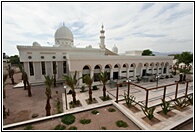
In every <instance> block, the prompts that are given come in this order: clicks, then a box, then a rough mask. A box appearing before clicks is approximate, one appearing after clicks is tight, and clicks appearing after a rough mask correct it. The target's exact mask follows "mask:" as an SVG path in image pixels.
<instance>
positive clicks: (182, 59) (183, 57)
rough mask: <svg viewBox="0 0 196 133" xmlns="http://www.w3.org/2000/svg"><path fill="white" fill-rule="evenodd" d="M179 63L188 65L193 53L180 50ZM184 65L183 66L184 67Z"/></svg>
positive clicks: (191, 60)
mask: <svg viewBox="0 0 196 133" xmlns="http://www.w3.org/2000/svg"><path fill="white" fill-rule="evenodd" d="M177 59H178V62H179V63H184V64H185V65H186V66H189V65H190V63H192V62H193V54H192V53H190V52H182V53H181V54H180V55H179V56H178V57H177ZM186 66H185V67H186Z"/></svg>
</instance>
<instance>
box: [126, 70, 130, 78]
mask: <svg viewBox="0 0 196 133" xmlns="http://www.w3.org/2000/svg"><path fill="white" fill-rule="evenodd" d="M126 76H127V78H129V68H127V75H126Z"/></svg>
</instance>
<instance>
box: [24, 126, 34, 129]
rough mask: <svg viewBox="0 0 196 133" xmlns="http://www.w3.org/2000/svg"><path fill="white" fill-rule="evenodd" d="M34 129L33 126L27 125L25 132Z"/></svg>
mask: <svg viewBox="0 0 196 133" xmlns="http://www.w3.org/2000/svg"><path fill="white" fill-rule="evenodd" d="M32 129H33V127H32V126H31V125H27V126H26V127H25V128H24V130H32Z"/></svg>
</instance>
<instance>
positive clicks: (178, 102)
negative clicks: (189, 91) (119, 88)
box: [174, 98, 189, 109]
mask: <svg viewBox="0 0 196 133" xmlns="http://www.w3.org/2000/svg"><path fill="white" fill-rule="evenodd" d="M174 104H175V105H176V106H178V107H179V108H180V109H183V108H185V107H187V106H188V105H189V104H188V101H187V100H186V98H177V99H175V100H174Z"/></svg>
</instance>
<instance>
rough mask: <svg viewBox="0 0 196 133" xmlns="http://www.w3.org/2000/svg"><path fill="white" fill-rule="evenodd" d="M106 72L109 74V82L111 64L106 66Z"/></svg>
mask: <svg viewBox="0 0 196 133" xmlns="http://www.w3.org/2000/svg"><path fill="white" fill-rule="evenodd" d="M104 71H106V72H107V74H108V80H110V72H111V67H110V65H109V64H107V65H106V66H105V70H104Z"/></svg>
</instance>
